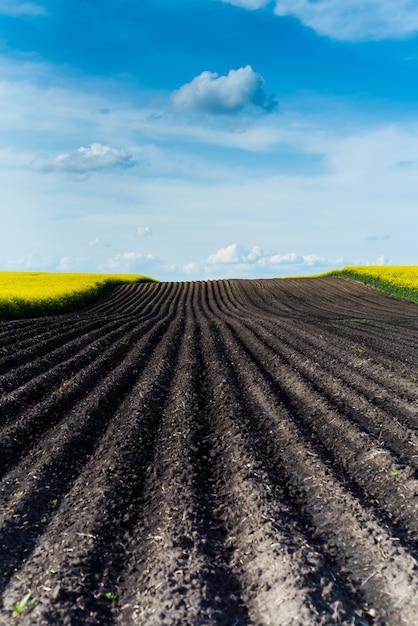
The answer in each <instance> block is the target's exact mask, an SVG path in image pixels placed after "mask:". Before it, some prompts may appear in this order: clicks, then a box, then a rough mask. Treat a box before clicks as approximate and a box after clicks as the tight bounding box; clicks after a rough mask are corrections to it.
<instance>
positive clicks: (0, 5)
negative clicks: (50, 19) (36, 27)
mask: <svg viewBox="0 0 418 626" xmlns="http://www.w3.org/2000/svg"><path fill="white" fill-rule="evenodd" d="M0 15H7V16H9V17H23V16H35V15H47V11H46V9H45V7H43V6H41V5H39V4H35V3H34V2H19V1H18V0H0Z"/></svg>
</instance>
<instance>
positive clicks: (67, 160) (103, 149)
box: [32, 143, 135, 178]
mask: <svg viewBox="0 0 418 626" xmlns="http://www.w3.org/2000/svg"><path fill="white" fill-rule="evenodd" d="M134 165H135V161H134V159H133V157H132V154H130V153H129V152H126V151H125V150H119V149H117V148H112V147H110V146H104V145H102V144H100V143H92V144H90V146H89V147H88V148H84V147H81V148H78V149H77V150H76V152H72V153H64V154H60V155H58V156H57V157H55V158H54V159H52V160H42V159H37V160H36V161H34V162H33V164H32V167H33V169H35V170H37V171H40V172H46V173H47V172H62V173H64V174H72V175H77V176H79V177H81V178H85V177H87V176H88V175H89V174H92V173H94V172H100V171H103V170H109V169H115V168H127V167H133V166H134Z"/></svg>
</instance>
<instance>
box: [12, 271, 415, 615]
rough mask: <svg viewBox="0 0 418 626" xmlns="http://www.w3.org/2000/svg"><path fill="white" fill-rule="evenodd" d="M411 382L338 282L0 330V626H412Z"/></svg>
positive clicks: (406, 364) (161, 291)
mask: <svg viewBox="0 0 418 626" xmlns="http://www.w3.org/2000/svg"><path fill="white" fill-rule="evenodd" d="M417 379H418V307H417V305H416V304H413V303H410V302H406V301H401V300H396V299H394V298H391V297H389V296H387V295H384V294H382V293H380V292H379V291H377V290H374V289H372V288H370V287H366V286H364V285H362V284H359V283H355V282H352V281H349V280H346V279H342V278H323V279H320V278H317V279H295V280H292V279H286V280H262V281H261V280H260V281H239V280H229V281H213V282H206V283H205V282H198V283H144V284H138V285H125V286H121V287H117V288H115V289H114V290H113V291H112V293H111V294H109V295H108V296H107V297H106V298H104V299H102V300H101V301H100V303H98V304H96V305H94V306H90V307H88V308H86V309H85V310H84V311H82V312H78V313H74V314H67V315H56V316H50V317H44V318H38V319H32V320H21V321H14V322H10V321H9V322H2V323H0V474H1V492H0V588H1V591H2V601H3V605H2V609H1V610H0V624H2V625H3V624H14V623H19V624H22V625H23V626H29V625H30V626H40V625H44V624H45V625H51V624H52V625H63V626H82V625H83V626H84V625H87V626H90V625H95V624H100V625H104V626H113V625H115V626H116V625H119V626H130V625H133V624H135V625H150V626H157V625H158V626H159V625H164V626H174V625H192V626H198V625H206V624H217V625H222V626H223V625H225V626H244V625H254V626H255V625H257V626H261V625H263V626H264V625H266V626H267V625H271V626H285V625H289V626H290V625H292V626H293V625H301V626H305V625H311V624H312V625H319V624H321V625H324V624H330V625H331V624H346V625H347V626H353V625H354V626H355V625H358V626H364V625H369V626H371V625H383V624H387V625H391V626H401V625H405V626H408V625H409V626H416V624H417V623H418V617H417V616H418V480H417V478H418V382H417ZM28 592H30V593H31V596H30V598H29V601H28V603H27V605H26V607H25V608H23V610H22V612H21V614H20V615H18V611H19V609H18V607H16V605H17V604H18V603H19V602H20V601H21V600H22V599H23V598H24V596H25V594H27V593H28ZM13 605H14V606H15V610H14V609H13V608H12V607H13ZM16 608H17V610H16Z"/></svg>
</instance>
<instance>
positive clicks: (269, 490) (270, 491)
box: [266, 485, 273, 496]
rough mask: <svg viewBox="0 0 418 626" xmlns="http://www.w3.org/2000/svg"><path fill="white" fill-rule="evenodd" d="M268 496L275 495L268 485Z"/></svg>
mask: <svg viewBox="0 0 418 626" xmlns="http://www.w3.org/2000/svg"><path fill="white" fill-rule="evenodd" d="M266 494H267V495H268V496H272V495H273V490H272V488H271V487H269V486H268V485H267V487H266Z"/></svg>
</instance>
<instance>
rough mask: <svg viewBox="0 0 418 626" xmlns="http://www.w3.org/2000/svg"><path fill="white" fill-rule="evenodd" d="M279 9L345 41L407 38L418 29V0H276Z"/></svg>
mask: <svg viewBox="0 0 418 626" xmlns="http://www.w3.org/2000/svg"><path fill="white" fill-rule="evenodd" d="M275 13H276V15H279V16H284V15H291V16H294V17H296V18H298V19H299V20H300V21H301V22H302V23H303V24H304V25H305V26H309V27H310V28H313V29H314V30H315V31H316V32H318V33H319V34H320V35H327V36H329V37H332V38H334V39H339V40H343V41H344V40H345V41H357V40H381V39H388V38H403V37H408V36H411V35H413V34H414V33H416V32H417V31H418V6H417V3H416V1H415V0H397V1H396V2H393V0H368V2H365V1H364V0H344V2H341V0H276V9H275Z"/></svg>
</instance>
